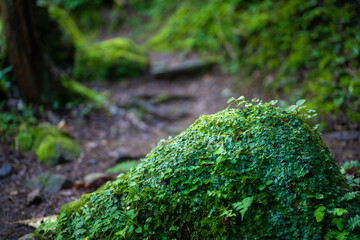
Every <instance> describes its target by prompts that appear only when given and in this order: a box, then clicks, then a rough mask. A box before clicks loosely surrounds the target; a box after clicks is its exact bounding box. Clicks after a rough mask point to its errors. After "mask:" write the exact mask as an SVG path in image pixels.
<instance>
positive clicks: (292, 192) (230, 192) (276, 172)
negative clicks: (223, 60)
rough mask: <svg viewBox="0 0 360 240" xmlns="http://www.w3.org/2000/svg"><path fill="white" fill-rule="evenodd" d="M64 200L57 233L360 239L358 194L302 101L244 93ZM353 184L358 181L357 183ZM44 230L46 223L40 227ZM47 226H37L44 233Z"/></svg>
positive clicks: (103, 236)
mask: <svg viewBox="0 0 360 240" xmlns="http://www.w3.org/2000/svg"><path fill="white" fill-rule="evenodd" d="M229 103H230V104H231V106H230V107H229V108H227V109H226V110H223V111H220V112H218V113H216V114H214V115H207V116H201V117H200V118H199V119H198V120H196V121H195V123H194V124H192V125H191V126H190V127H189V128H188V129H186V130H185V131H183V132H182V133H180V134H179V135H177V136H176V137H174V138H171V137H169V138H168V139H167V140H161V141H160V142H159V143H158V145H157V147H155V148H154V149H153V150H151V151H150V153H149V154H148V155H147V156H146V157H145V158H144V159H142V162H141V163H140V164H139V165H138V166H137V167H136V168H133V169H132V170H131V171H130V172H129V173H127V174H126V175H124V174H120V175H119V176H118V178H117V179H116V180H115V181H113V182H108V183H107V184H106V185H105V186H103V187H102V188H101V189H99V190H97V191H95V192H93V193H91V194H90V195H88V196H87V197H86V199H85V200H84V201H80V204H73V205H74V206H75V207H72V206H73V205H72V204H71V203H70V204H68V205H65V206H63V208H62V211H61V213H60V214H59V216H58V218H57V222H56V223H52V224H50V223H49V224H48V225H47V227H45V229H46V232H48V231H49V229H51V228H53V227H54V230H52V231H51V238H52V239H334V238H335V239H359V238H360V207H359V206H360V205H359V203H360V196H359V194H358V192H357V191H354V190H353V189H352V187H351V185H352V184H354V183H353V182H352V181H351V179H346V178H345V177H344V176H343V175H342V174H341V173H340V171H339V168H338V167H337V166H336V164H335V162H334V160H333V158H332V157H331V155H330V152H329V149H328V148H327V147H326V145H325V144H324V142H323V141H322V140H321V137H320V134H319V132H318V131H317V130H316V127H311V126H310V125H309V124H307V123H306V121H307V119H309V118H311V117H312V116H313V115H314V112H313V111H312V110H307V109H305V108H304V106H303V103H304V100H300V101H298V102H297V103H296V105H293V106H291V107H289V108H287V109H285V110H283V109H281V108H279V107H276V106H275V104H276V101H272V102H268V103H263V102H261V101H260V102H259V100H257V99H254V100H253V101H252V102H250V101H245V100H244V99H243V98H242V97H241V98H238V99H234V98H232V99H230V100H229ZM355 186H358V185H356V184H355ZM40 229H41V228H40ZM40 229H39V230H38V231H40Z"/></svg>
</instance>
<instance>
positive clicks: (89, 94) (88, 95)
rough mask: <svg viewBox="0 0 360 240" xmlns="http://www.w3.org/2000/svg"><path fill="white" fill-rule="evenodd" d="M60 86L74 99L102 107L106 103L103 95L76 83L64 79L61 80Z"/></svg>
mask: <svg viewBox="0 0 360 240" xmlns="http://www.w3.org/2000/svg"><path fill="white" fill-rule="evenodd" d="M62 84H63V86H64V87H65V88H66V89H67V91H68V93H69V94H70V95H73V96H74V99H77V100H81V101H83V102H88V103H94V104H97V105H99V106H101V105H103V104H104V103H105V101H106V96H105V95H103V94H101V93H97V92H95V91H93V90H91V89H90V88H88V87H85V86H84V85H82V84H81V83H78V82H76V81H73V80H70V79H66V78H65V79H63V80H62Z"/></svg>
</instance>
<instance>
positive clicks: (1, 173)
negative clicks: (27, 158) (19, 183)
mask: <svg viewBox="0 0 360 240" xmlns="http://www.w3.org/2000/svg"><path fill="white" fill-rule="evenodd" d="M11 170H12V167H11V164H10V163H5V164H4V165H3V166H2V167H1V168H0V177H6V176H7V175H9V174H10V173H11Z"/></svg>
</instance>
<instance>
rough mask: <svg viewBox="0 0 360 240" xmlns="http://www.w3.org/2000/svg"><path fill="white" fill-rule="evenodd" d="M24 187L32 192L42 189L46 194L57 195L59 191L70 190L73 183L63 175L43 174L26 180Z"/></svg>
mask: <svg viewBox="0 0 360 240" xmlns="http://www.w3.org/2000/svg"><path fill="white" fill-rule="evenodd" d="M26 185H27V186H28V187H29V188H31V189H33V190H37V189H38V190H41V189H44V190H45V191H46V192H48V193H57V192H59V191H60V190H61V189H64V188H65V189H66V188H71V187H72V186H73V182H71V181H70V180H68V179H67V178H66V177H65V176H64V175H60V174H54V173H51V172H43V173H41V174H39V176H37V177H33V178H31V179H29V180H27V181H26Z"/></svg>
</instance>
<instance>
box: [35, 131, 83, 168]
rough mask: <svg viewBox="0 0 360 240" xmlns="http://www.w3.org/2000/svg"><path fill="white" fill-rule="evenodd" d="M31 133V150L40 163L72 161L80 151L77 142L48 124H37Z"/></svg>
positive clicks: (49, 163) (53, 163)
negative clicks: (32, 140)
mask: <svg viewBox="0 0 360 240" xmlns="http://www.w3.org/2000/svg"><path fill="white" fill-rule="evenodd" d="M32 135H33V138H34V144H33V147H32V150H33V151H34V152H35V153H36V155H37V157H38V160H39V162H41V163H44V164H47V165H56V164H58V163H60V162H62V161H74V160H76V159H77V158H78V157H79V155H80V153H81V148H80V146H79V144H77V143H76V142H75V141H74V140H72V139H70V138H69V137H68V136H66V135H65V134H63V133H62V132H61V131H60V130H59V129H58V128H56V127H54V126H51V125H50V124H39V125H38V126H37V127H36V128H35V129H34V131H33V132H32Z"/></svg>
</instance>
